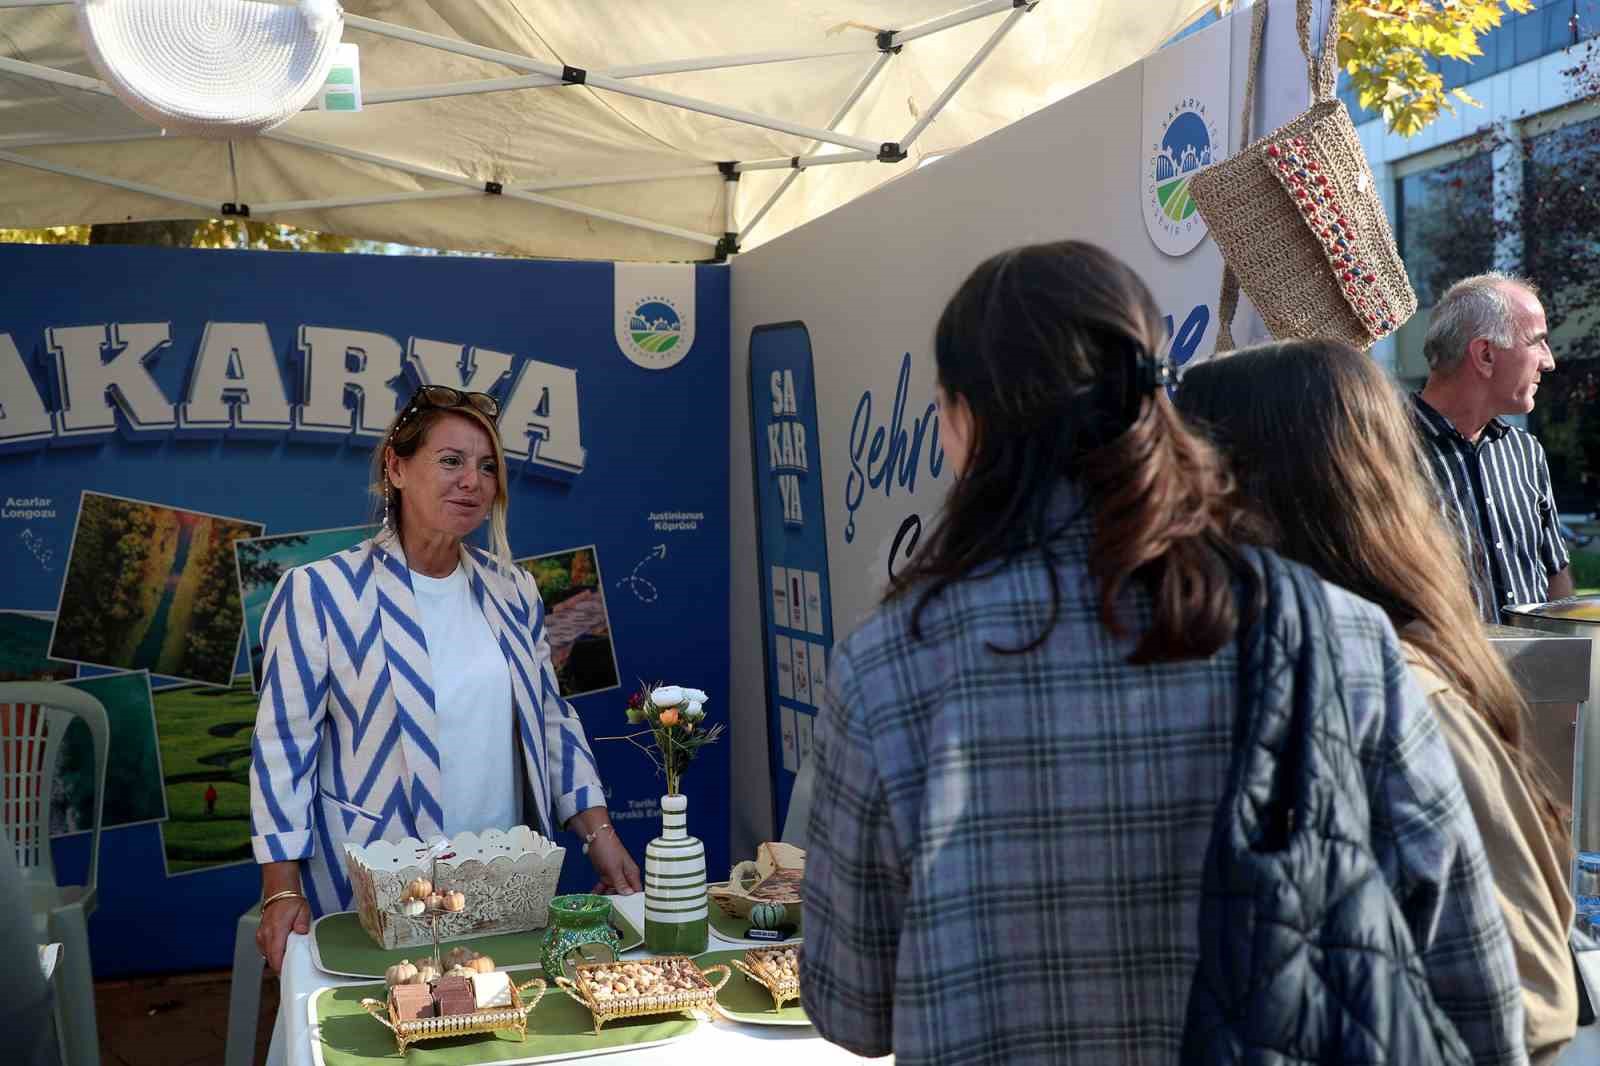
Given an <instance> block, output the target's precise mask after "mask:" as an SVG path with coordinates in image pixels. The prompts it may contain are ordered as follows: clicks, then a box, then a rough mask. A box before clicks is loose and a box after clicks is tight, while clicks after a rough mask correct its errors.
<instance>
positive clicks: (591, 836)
mask: <svg viewBox="0 0 1600 1066" xmlns="http://www.w3.org/2000/svg"><path fill="white" fill-rule="evenodd" d="M607 829H611V823H610V822H601V823H600V825H599V826H597V827H596V828H595V831H594V832H592V833H585V834H583V853H584V854H585V855H587V854H589V845H590V844H593V843H594V842H595V839H596V838H597V837H599V836H600V834H601V833H604V832H605V831H606V830H607ZM611 831H612V832H613V833H615V832H616V830H615V829H611Z"/></svg>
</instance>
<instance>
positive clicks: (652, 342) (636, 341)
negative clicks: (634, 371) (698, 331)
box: [628, 296, 683, 362]
mask: <svg viewBox="0 0 1600 1066" xmlns="http://www.w3.org/2000/svg"><path fill="white" fill-rule="evenodd" d="M628 337H629V338H630V339H631V340H632V341H633V346H634V348H635V349H636V350H637V351H638V353H639V354H640V355H641V356H643V357H645V358H646V359H649V358H651V357H652V356H656V357H661V356H666V355H667V354H668V353H669V352H671V351H672V350H673V349H674V348H676V347H677V346H678V342H679V341H680V340H682V339H683V319H682V318H681V317H680V316H679V315H678V309H677V307H675V306H674V305H673V302H672V300H670V299H668V298H667V297H665V296H648V297H646V298H644V299H643V300H640V301H639V302H638V303H637V304H636V305H634V308H633V311H632V313H631V314H630V315H629V316H628ZM675 361H676V360H674V362H675Z"/></svg>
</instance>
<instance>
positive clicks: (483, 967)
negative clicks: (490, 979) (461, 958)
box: [466, 955, 494, 973]
mask: <svg viewBox="0 0 1600 1066" xmlns="http://www.w3.org/2000/svg"><path fill="white" fill-rule="evenodd" d="M466 965H467V966H468V967H469V968H471V969H473V970H476V971H477V972H478V973H494V960H493V959H491V958H490V957H489V956H487V955H479V956H478V957H477V958H475V959H473V960H472V961H471V962H469V963H466Z"/></svg>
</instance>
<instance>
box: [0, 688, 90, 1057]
mask: <svg viewBox="0 0 1600 1066" xmlns="http://www.w3.org/2000/svg"><path fill="white" fill-rule="evenodd" d="M74 718H79V719H82V720H83V722H84V724H85V725H87V726H88V727H89V735H90V737H91V738H92V739H93V741H94V824H93V826H92V827H91V831H92V833H93V839H92V840H91V842H90V845H89V875H88V877H87V878H86V879H85V883H84V884H82V885H57V884H56V871H55V860H54V858H53V856H52V855H51V851H50V796H51V795H52V789H53V787H54V785H55V776H56V759H57V756H58V755H59V753H60V744H61V740H62V738H63V737H64V736H66V732H67V727H68V726H69V725H71V724H72V720H73V719H74ZM110 743H111V725H110V722H109V720H108V719H107V717H106V709H105V707H104V706H102V705H101V703H100V701H99V700H97V699H95V698H94V697H93V696H91V695H89V694H88V693H87V692H80V691H78V690H77V689H75V688H72V687H70V686H68V685H62V684H58V683H56V682H49V681H8V682H3V683H0V774H3V783H0V826H3V827H4V828H5V832H6V836H7V838H8V839H9V840H10V842H11V846H12V849H13V851H14V852H15V854H16V857H17V866H18V868H19V869H20V871H21V873H22V880H23V883H24V885H25V886H26V891H27V894H28V897H29V901H30V903H31V905H32V909H33V923H34V931H35V934H36V935H37V936H38V938H39V940H40V941H41V942H47V943H48V942H55V943H60V944H61V945H62V947H63V960H62V963H61V969H60V971H59V973H58V975H57V979H58V980H59V982H60V984H59V986H58V987H59V989H60V999H59V1002H60V1017H61V1019H62V1020H63V1021H64V1022H65V1025H64V1026H63V1029H62V1032H61V1057H62V1061H63V1062H65V1063H66V1064H67V1066H99V1063H100V1034H99V1028H98V1027H97V1026H96V1024H95V1014H94V967H93V965H92V964H91V962H90V957H89V915H91V914H93V913H94V908H95V903H96V901H97V900H96V888H97V887H98V885H99V873H100V813H101V810H102V808H103V806H104V800H105V784H106V759H107V755H108V753H109V749H110Z"/></svg>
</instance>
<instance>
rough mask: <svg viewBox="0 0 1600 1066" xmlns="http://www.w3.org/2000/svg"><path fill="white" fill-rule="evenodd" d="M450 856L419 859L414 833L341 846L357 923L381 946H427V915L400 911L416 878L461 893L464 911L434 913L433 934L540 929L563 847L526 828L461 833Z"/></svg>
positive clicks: (457, 936) (558, 873) (458, 936)
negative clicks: (436, 915)
mask: <svg viewBox="0 0 1600 1066" xmlns="http://www.w3.org/2000/svg"><path fill="white" fill-rule="evenodd" d="M450 843H451V848H450V850H451V851H453V852H454V853H455V855H454V857H452V858H449V859H441V860H439V861H438V863H437V865H436V866H435V865H434V864H432V863H430V861H429V860H428V859H427V858H419V857H418V856H419V854H420V853H422V851H423V848H424V846H425V845H424V844H423V842H422V841H420V840H417V839H416V838H415V837H404V838H402V839H400V840H375V841H373V842H372V843H370V844H366V845H358V844H349V843H347V844H345V846H344V852H345V871H346V873H347V874H348V875H349V878H350V883H351V887H352V888H353V889H354V890H355V905H356V912H357V914H358V915H359V917H360V919H361V928H363V929H365V930H366V931H367V934H368V935H369V936H371V937H372V939H373V941H374V942H375V943H377V944H378V945H379V946H380V947H382V948H384V949H386V950H388V949H393V948H404V947H414V946H418V945H424V944H431V943H432V937H431V935H430V932H429V928H428V921H429V919H427V918H410V917H406V916H404V915H402V914H400V913H399V903H400V898H401V896H402V895H404V893H405V889H406V885H407V884H408V883H409V882H411V881H412V880H415V879H416V878H422V879H424V880H430V881H431V880H435V872H436V873H437V885H436V887H438V886H442V887H444V888H447V889H450V890H453V891H457V892H462V893H464V894H465V895H466V898H467V906H466V909H465V910H461V911H456V912H451V913H448V914H444V915H441V916H439V918H438V919H437V920H438V923H439V939H440V940H460V939H462V938H464V937H473V936H488V935H492V934H497V933H522V932H527V931H529V930H532V929H542V928H544V926H545V925H546V924H547V923H548V922H549V919H550V900H551V898H552V897H553V896H554V895H555V893H556V882H557V881H558V880H559V879H560V877H561V863H562V861H563V860H564V859H565V858H566V854H567V851H566V849H565V848H563V847H560V846H559V845H557V844H555V843H554V842H552V841H550V840H546V839H545V838H544V837H543V836H541V835H540V834H538V833H536V832H534V831H533V830H532V829H530V828H528V827H527V826H525V825H519V826H513V827H512V828H511V829H509V830H499V829H486V830H484V831H483V832H481V833H461V834H459V835H458V836H456V837H455V838H454V839H453V840H452V841H451V842H450Z"/></svg>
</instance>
